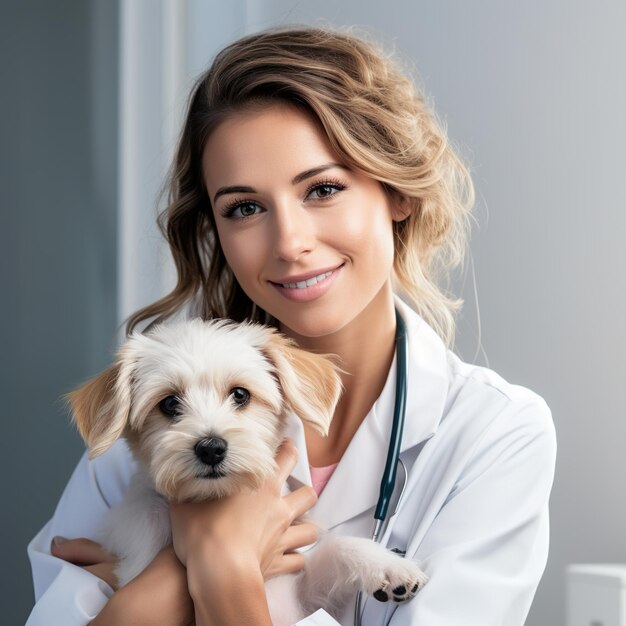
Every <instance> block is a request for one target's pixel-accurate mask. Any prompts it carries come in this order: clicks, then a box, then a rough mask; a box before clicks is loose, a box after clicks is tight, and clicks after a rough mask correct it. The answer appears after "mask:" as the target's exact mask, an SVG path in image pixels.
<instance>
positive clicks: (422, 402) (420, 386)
mask: <svg viewBox="0 0 626 626" xmlns="http://www.w3.org/2000/svg"><path fill="white" fill-rule="evenodd" d="M396 306H397V307H398V310H399V311H400V314H401V315H402V317H403V319H404V320H405V322H406V325H407V332H408V337H409V358H408V372H407V379H408V385H407V387H408V391H407V411H406V418H405V427H404V436H403V438H402V446H401V450H402V451H406V450H408V449H409V448H412V447H413V446H416V445H418V444H420V443H421V442H423V441H424V440H426V439H428V438H429V437H431V436H432V435H433V434H434V433H435V432H436V430H437V427H438V425H439V422H440V420H441V417H442V414H443V410H444V405H445V400H446V397H447V393H448V384H449V381H448V370H447V350H446V347H445V344H444V343H443V341H442V340H441V339H440V338H439V336H438V335H437V334H436V333H435V331H434V330H433V329H432V328H430V326H428V324H426V322H425V321H424V320H423V319H422V318H421V317H420V316H419V315H417V313H415V312H414V311H413V310H412V309H410V308H409V307H408V306H407V305H406V304H404V302H402V301H401V300H400V299H399V298H397V297H396ZM395 387H396V359H395V357H394V360H393V363H392V365H391V369H390V370H389V375H388V377H387V381H386V383H385V386H384V388H383V391H382V393H381V395H380V397H379V398H378V400H377V401H376V402H375V403H374V406H373V407H372V410H371V411H370V412H369V414H368V415H367V417H366V418H365V420H364V421H363V423H362V424H361V426H360V427H359V429H358V430H357V432H356V434H355V435H354V437H353V439H352V441H351V442H350V445H349V446H348V448H347V450H346V451H345V453H344V455H343V457H342V459H341V461H340V463H339V465H338V466H337V469H336V470H335V472H334V473H333V475H332V476H331V478H330V480H329V481H328V483H327V485H326V487H325V488H324V490H323V492H322V494H321V495H320V497H319V500H318V502H317V504H316V505H315V507H314V508H313V509H311V511H310V513H309V515H310V517H311V518H313V519H314V520H315V521H316V522H318V523H319V524H321V525H322V526H324V527H326V528H328V529H331V528H333V527H334V526H337V525H339V524H341V523H343V522H346V521H347V520H349V519H352V518H353V517H355V516H357V515H359V514H360V513H363V512H364V511H367V510H368V509H370V508H372V507H374V506H375V505H376V502H377V500H378V494H379V490H380V481H381V478H382V474H383V470H384V467H385V462H386V456H387V448H388V446H389V438H390V434H391V426H392V422H393V406H394V399H395ZM286 434H287V435H288V436H289V437H291V438H292V439H293V440H294V441H295V443H296V446H297V447H298V450H299V454H298V462H297V464H296V467H295V468H294V470H293V471H292V473H291V476H290V481H289V486H290V488H291V489H294V488H297V487H298V486H300V485H303V484H304V485H310V484H311V475H310V470H309V462H308V457H307V454H306V441H305V438H304V429H303V427H302V424H301V422H300V421H299V420H298V418H297V417H296V416H295V415H292V416H290V419H289V420H288V424H287V433H286Z"/></svg>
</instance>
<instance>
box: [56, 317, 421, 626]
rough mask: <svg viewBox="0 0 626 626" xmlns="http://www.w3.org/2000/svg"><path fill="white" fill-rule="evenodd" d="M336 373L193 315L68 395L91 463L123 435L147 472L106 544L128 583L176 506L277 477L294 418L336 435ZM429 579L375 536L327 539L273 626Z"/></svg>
mask: <svg viewBox="0 0 626 626" xmlns="http://www.w3.org/2000/svg"><path fill="white" fill-rule="evenodd" d="M336 369H337V368H336V367H335V366H334V365H333V364H332V362H331V361H330V360H329V359H327V358H325V357H323V356H319V355H315V354H312V353H310V352H306V351H304V350H300V349H298V348H297V347H295V345H294V344H293V343H292V342H291V341H290V340H288V339H287V338H285V337H283V336H282V335H280V334H279V333H278V332H277V331H275V330H273V329H271V328H268V327H265V326H261V325H259V324H251V323H244V324H236V323H234V322H230V321H225V320H214V321H210V322H205V321H202V320H200V319H193V320H189V321H183V322H176V323H172V324H167V325H159V326H156V327H155V328H153V329H152V330H150V331H148V332H146V333H145V334H141V333H135V334H133V335H132V336H131V337H129V338H128V339H127V340H126V342H125V343H124V344H123V345H122V346H121V348H120V349H119V351H118V353H117V355H116V360H115V363H114V364H113V366H112V367H110V368H109V369H108V370H106V371H105V372H103V373H102V374H100V375H99V376H97V377H95V378H93V379H91V380H90V381H88V382H87V383H85V384H84V385H83V386H81V387H80V388H78V389H76V390H75V391H73V392H71V393H69V394H68V395H67V396H66V399H67V400H68V401H69V403H70V405H71V408H72V411H73V416H74V420H75V423H76V425H77V427H78V429H79V431H80V433H81V435H82V437H83V439H84V440H85V442H86V444H87V447H88V448H89V452H90V457H92V458H93V457H95V456H98V455H99V454H102V453H103V452H104V451H106V450H107V449H108V448H109V447H110V446H111V445H112V444H113V443H114V442H115V441H116V440H117V439H118V438H120V437H124V438H125V439H126V441H127V442H128V445H129V448H130V450H131V451H132V453H133V455H134V457H135V458H136V460H137V463H138V467H139V468H140V469H139V471H138V472H137V474H136V475H135V476H134V477H133V478H132V480H131V483H130V485H129V489H128V492H127V494H126V496H125V499H124V500H123V502H122V504H121V505H120V506H119V507H116V508H115V509H113V510H112V511H111V512H110V514H109V516H108V517H107V519H106V520H104V525H103V529H102V535H101V537H100V539H101V541H102V543H103V545H104V547H105V548H106V549H107V550H109V551H110V552H112V553H113V554H115V555H116V556H117V557H118V558H119V565H118V567H117V570H116V575H117V577H118V580H119V584H120V586H123V585H125V584H127V583H128V582H129V581H130V580H132V579H133V578H134V577H135V576H137V575H138V574H139V573H140V572H141V571H142V570H143V569H144V568H145V567H146V566H147V565H148V564H149V563H150V562H151V561H152V560H153V559H154V557H155V556H156V554H157V553H158V552H159V551H160V550H161V549H162V548H163V547H165V546H167V545H169V544H170V543H171V531H170V521H169V509H168V500H179V501H182V500H194V501H199V500H205V499H211V498H221V497H225V496H228V495H229V494H232V493H234V492H235V491H237V490H238V489H240V488H241V487H242V486H243V485H250V486H253V487H254V486H258V485H260V484H261V483H262V482H263V481H264V480H265V479H266V478H268V477H269V476H270V475H272V474H273V473H274V472H275V471H276V463H275V461H274V456H275V453H276V449H277V447H278V446H279V444H280V443H281V441H282V439H283V434H282V433H283V424H284V420H285V416H286V415H287V414H288V412H289V411H293V412H294V413H295V414H296V415H297V416H298V417H299V418H300V419H301V420H303V421H304V422H305V423H307V424H309V425H310V426H312V427H313V428H314V429H316V430H317V431H319V432H320V433H321V434H323V435H327V434H328V429H329V425H330V421H331V418H332V415H333V412H334V409H335V406H336V404H337V401H338V399H339V396H340V392H341V382H340V379H339V376H338V375H337V371H336ZM251 514H253V512H252V511H251ZM426 580H427V579H426V576H425V575H424V574H423V573H422V572H421V570H420V569H419V568H418V566H417V564H416V563H414V562H412V561H411V560H409V559H404V558H402V557H400V556H398V555H396V554H394V553H392V552H389V551H387V550H386V549H385V548H383V547H382V546H380V545H379V544H376V543H374V542H373V541H371V540H369V539H361V538H355V537H330V536H328V535H327V536H325V537H323V538H322V539H321V540H320V542H319V543H318V545H317V546H316V547H315V548H314V549H312V550H310V551H309V552H307V553H306V566H305V569H304V571H303V572H301V573H300V574H296V575H288V576H279V577H276V578H274V579H272V580H270V581H268V582H267V583H266V591H267V597H268V604H269V607H270V612H271V614H272V618H273V621H274V624H277V625H278V624H285V625H291V624H294V623H295V622H297V621H299V620H300V619H302V618H303V617H304V616H305V615H308V614H309V613H310V612H312V611H314V610H316V609H318V608H324V609H325V610H326V611H328V612H329V613H330V614H332V615H335V616H336V615H337V614H338V612H339V611H340V610H341V609H342V607H343V605H344V603H345V602H348V601H350V600H351V599H352V598H353V597H354V594H355V592H356V591H357V590H361V591H363V592H364V593H367V594H370V595H374V594H376V596H377V597H378V598H382V597H385V598H386V597H387V596H389V597H393V598H394V600H396V601H398V602H400V601H406V600H408V599H410V598H411V597H413V596H414V595H415V593H416V592H417V590H418V589H419V588H420V587H421V586H422V585H423V584H424V583H425V582H426ZM392 590H393V591H395V593H393V592H392ZM383 592H384V593H383ZM400 592H403V593H400ZM286 596H289V598H290V599H291V600H290V601H289V599H288V598H287V597H286Z"/></svg>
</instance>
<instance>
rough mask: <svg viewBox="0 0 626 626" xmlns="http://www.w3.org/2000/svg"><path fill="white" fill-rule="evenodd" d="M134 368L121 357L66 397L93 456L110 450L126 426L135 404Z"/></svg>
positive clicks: (75, 421) (90, 454)
mask: <svg viewBox="0 0 626 626" xmlns="http://www.w3.org/2000/svg"><path fill="white" fill-rule="evenodd" d="M131 371H132V368H131V366H130V364H129V363H127V362H125V360H124V359H123V358H118V360H117V361H116V363H115V364H114V365H112V366H111V367H109V368H108V369H107V370H105V371H104V372H102V373H101V374H99V375H98V376H94V377H93V378H91V379H90V380H88V381H87V382H86V383H84V384H83V385H81V386H80V387H79V388H78V389H75V390H74V391H71V392H70V393H68V394H66V395H65V396H64V399H65V401H66V402H67V403H68V404H69V405H70V407H71V409H72V415H73V419H74V423H75V424H76V426H77V427H78V430H79V432H80V434H81V436H82V438H83V439H84V440H85V443H86V444H87V447H88V448H89V458H94V457H96V456H98V455H100V454H102V453H103V452H105V451H106V450H108V449H109V448H110V447H111V446H112V445H113V444H114V443H115V441H117V439H119V437H120V436H121V435H122V433H123V431H124V428H125V427H126V424H127V422H128V416H129V413H130V407H131Z"/></svg>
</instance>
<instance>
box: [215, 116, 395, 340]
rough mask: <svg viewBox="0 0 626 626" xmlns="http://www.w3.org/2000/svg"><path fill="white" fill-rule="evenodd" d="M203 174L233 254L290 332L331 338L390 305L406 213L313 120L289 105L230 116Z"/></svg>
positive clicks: (237, 268)
mask: <svg viewBox="0 0 626 626" xmlns="http://www.w3.org/2000/svg"><path fill="white" fill-rule="evenodd" d="M203 171H204V177H205V184H206V188H207V191H208V194H209V197H210V201H211V205H212V207H213V212H214V216H215V222H216V225H217V232H218V236H219V240H220V243H221V246H222V249H223V251H224V255H225V257H226V260H227V262H228V264H229V266H230V268H231V269H232V271H233V273H234V275H235V277H236V278H237V281H238V282H239V284H240V285H241V287H242V289H243V290H244V291H245V293H246V294H247V295H248V297H249V298H250V299H251V300H253V301H254V302H255V303H256V304H257V305H258V306H260V307H261V308H262V309H264V310H265V311H267V312H268V313H269V314H270V315H272V316H274V317H275V318H277V319H278V320H279V321H280V324H281V330H282V331H283V332H285V333H286V334H288V335H291V336H294V337H296V338H307V337H308V338H312V337H320V336H325V335H330V334H332V333H335V332H338V331H340V330H341V329H342V328H343V327H345V326H346V325H348V324H351V323H353V322H355V321H357V320H359V319H363V318H365V317H367V318H368V319H369V320H370V321H371V319H372V318H371V315H369V316H368V315H366V314H367V313H370V314H371V313H373V312H374V311H375V310H376V309H378V308H381V309H384V308H385V307H387V308H389V302H390V301H391V300H392V292H391V271H392V265H393V255H394V246H393V234H392V222H393V219H394V218H397V219H400V217H401V216H399V215H397V216H396V215H395V212H394V210H393V209H392V207H391V204H390V201H389V199H388V198H387V195H386V194H385V192H384V190H383V188H382V185H381V184H380V183H379V182H378V181H375V180H373V179H371V178H369V177H368V176H366V175H364V174H362V173H360V172H357V171H354V170H350V169H348V168H346V167H345V166H343V165H342V164H341V162H340V161H339V160H338V158H337V156H336V154H335V153H334V152H333V150H332V148H331V147H330V145H329V143H328V140H327V139H326V136H325V134H324V133H323V131H322V130H321V129H320V127H319V125H318V123H317V122H316V121H315V120H313V119H312V118H311V117H309V116H308V115H306V114H305V113H303V112H301V111H300V110H298V109H296V108H294V107H290V106H288V105H283V104H279V105H271V106H268V107H267V108H264V109H262V110H260V111H246V112H241V113H237V114H234V115H232V116H231V117H229V118H228V119H227V120H226V121H224V122H223V123H222V124H220V126H218V127H217V128H216V129H215V131H214V132H213V133H212V134H211V136H210V137H209V140H208V142H207V144H206V147H205V151H204V155H203ZM357 323H358V322H357Z"/></svg>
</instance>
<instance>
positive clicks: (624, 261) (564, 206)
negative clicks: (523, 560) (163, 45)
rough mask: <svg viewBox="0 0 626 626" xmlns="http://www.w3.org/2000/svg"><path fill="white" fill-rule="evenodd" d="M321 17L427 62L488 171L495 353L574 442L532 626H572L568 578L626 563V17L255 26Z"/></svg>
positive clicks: (493, 11) (469, 151)
mask: <svg viewBox="0 0 626 626" xmlns="http://www.w3.org/2000/svg"><path fill="white" fill-rule="evenodd" d="M318 18H322V19H323V20H326V21H330V22H331V23H335V24H341V25H345V24H357V25H361V26H364V27H366V28H367V30H368V31H369V32H371V33H373V34H375V35H377V36H379V37H380V39H381V40H382V41H384V42H386V43H387V44H395V46H396V47H397V49H398V50H399V51H400V52H402V53H403V55H404V56H407V57H409V58H411V59H413V60H414V61H415V64H416V66H417V68H418V69H419V70H420V73H421V76H422V79H423V82H424V84H425V86H426V90H427V92H428V93H429V94H430V95H431V96H432V97H433V98H434V102H435V106H436V110H437V111H438V112H439V113H440V115H441V116H442V117H443V118H444V119H445V120H446V121H447V123H448V128H449V134H450V136H451V137H452V139H453V140H455V141H456V142H457V143H459V144H460V145H461V147H462V153H463V154H465V156H466V157H467V158H469V160H470V163H471V164H472V165H473V171H474V180H475V183H476V187H477V191H478V197H479V206H478V207H477V212H476V214H477V217H478V219H479V222H480V228H479V229H477V230H476V231H475V233H474V236H473V243H472V252H473V257H474V260H475V272H476V284H477V291H478V304H479V305H480V317H481V330H482V345H483V347H484V350H485V352H486V355H487V356H488V363H489V365H490V366H491V367H493V368H494V369H495V370H496V371H498V372H499V373H501V374H502V375H503V376H504V377H505V378H508V379H509V380H511V381H513V382H516V383H519V384H523V385H526V386H528V387H531V388H532V389H534V390H536V391H537V392H539V393H541V394H542V395H543V396H544V397H545V398H546V400H547V401H548V403H549V404H550V406H551V408H552V411H553V415H554V421H555V423H556V427H557V435H558V440H559V458H558V465H557V476H556V481H555V486H554V491H553V496H552V547H551V554H550V560H549V564H548V568H547V570H546V574H545V576H544V579H543V581H542V584H541V586H540V589H539V591H538V594H537V597H536V600H535V604H534V606H533V609H532V611H531V614H530V616H529V619H528V621H527V624H528V626H557V625H559V624H564V623H565V622H564V620H565V610H564V602H565V592H564V581H565V578H564V568H565V565H566V564H567V563H570V562H580V561H609V562H611V561H622V562H626V541H625V538H626V496H624V495H622V492H623V489H622V485H621V480H620V477H621V476H624V475H626V455H625V454H624V453H623V449H624V443H623V442H624V441H626V420H625V419H624V417H625V415H624V413H625V409H624V407H625V406H626V391H625V390H626V386H625V385H624V382H623V378H624V375H625V374H626V368H625V367H624V365H623V357H622V355H623V354H624V352H625V351H626V330H625V329H626V325H625V323H624V320H625V319H626V289H625V282H624V278H623V271H624V268H626V246H625V239H626V237H625V236H626V186H625V185H624V179H625V178H626V116H625V114H624V111H626V80H624V76H625V75H626V74H625V64H624V61H625V59H626V37H625V36H624V33H625V32H626V4H625V3H624V2H622V1H621V0H602V1H599V2H595V3H590V2H575V1H572V0H548V1H546V2H538V1H535V2H531V3H519V2H518V3H516V2H502V1H501V0H488V1H487V0H485V1H483V2H471V3H469V2H466V1H464V0H446V1H445V2H428V3H426V2H414V1H413V2H412V1H409V0H405V1H400V0H395V1H389V2H385V3H381V2H371V1H367V2H365V1H363V0H344V1H343V2H340V3H339V2H337V1H336V0H308V1H307V0H300V1H299V2H295V0H266V1H261V0H257V1H253V2H251V3H250V5H249V14H248V23H247V26H248V29H249V30H257V29H259V28H262V27H264V26H268V25H272V24H277V23H294V22H304V23H314V22H315V21H316V20H317V19H318ZM471 283H472V281H471V271H470V275H469V277H468V280H467V283H466V286H465V289H464V294H465V297H466V309H467V310H466V312H465V315H464V319H463V320H462V321H461V325H460V333H461V335H460V337H459V340H458V344H457V345H458V349H459V351H460V352H461V354H462V356H463V357H464V358H466V359H470V360H471V359H472V357H473V356H474V354H475V353H476V350H477V341H476V335H477V321H476V317H477V316H476V303H475V301H474V295H473V286H472V284H471ZM476 361H477V362H479V363H481V364H485V363H486V361H485V359H484V356H483V355H482V354H479V356H478V358H477V359H476ZM452 601H453V600H452Z"/></svg>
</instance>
